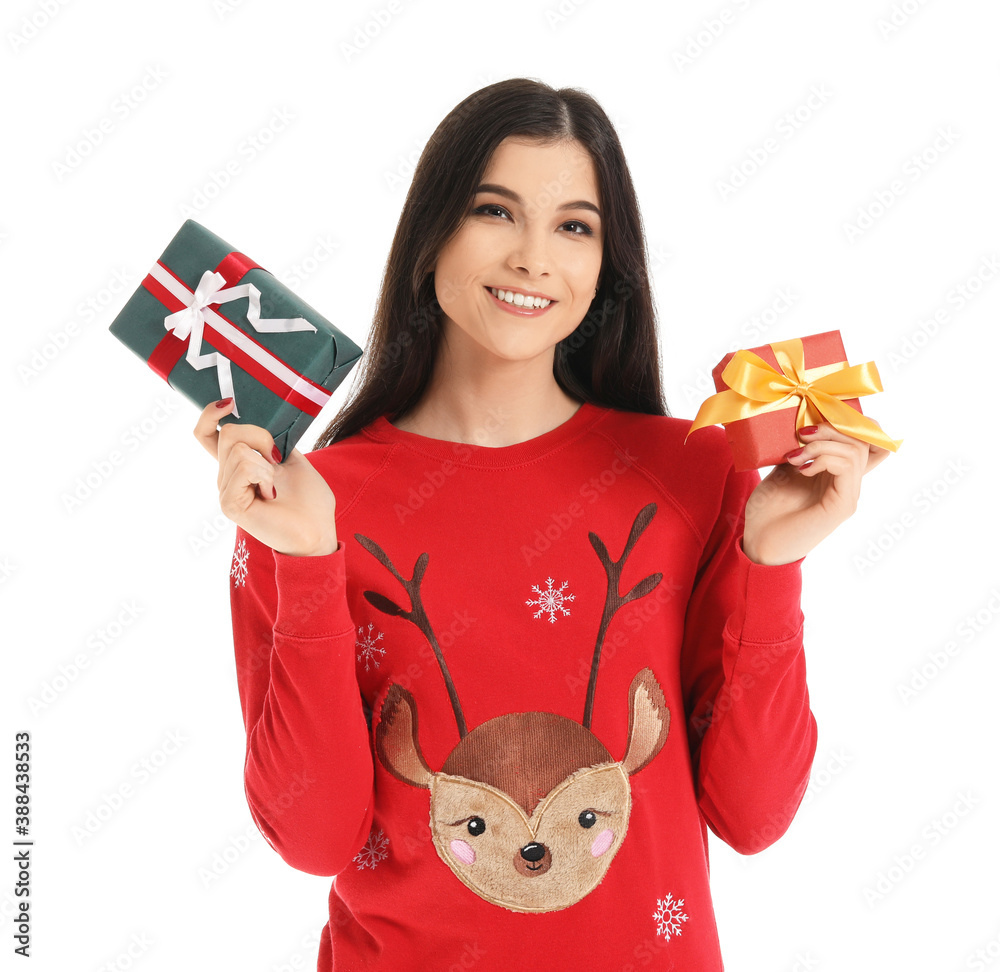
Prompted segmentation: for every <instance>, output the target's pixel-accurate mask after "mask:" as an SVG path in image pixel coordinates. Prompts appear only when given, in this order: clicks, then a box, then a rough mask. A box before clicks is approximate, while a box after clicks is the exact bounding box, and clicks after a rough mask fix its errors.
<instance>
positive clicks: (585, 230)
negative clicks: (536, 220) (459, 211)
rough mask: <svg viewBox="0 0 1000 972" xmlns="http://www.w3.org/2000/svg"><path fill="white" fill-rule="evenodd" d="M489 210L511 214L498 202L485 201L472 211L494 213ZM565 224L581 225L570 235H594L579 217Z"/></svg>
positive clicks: (564, 224) (484, 213)
mask: <svg viewBox="0 0 1000 972" xmlns="http://www.w3.org/2000/svg"><path fill="white" fill-rule="evenodd" d="M489 210H493V211H494V212H496V213H501V214H502V215H503V216H507V217H509V216H510V213H508V212H507V210H506V209H504V208H503V206H498V205H497V204H496V203H484V204H483V205H482V206H477V207H476V208H475V209H474V210H472V211H473V213H482V214H483V215H484V216H485V215H493V213H490V212H488V211H489ZM563 226H578V227H579V229H573V230H570V235H571V236H593V235H594V231H593V230H592V229H591V228H590V227H589V226H588V225H587V224H586V223H582V222H580V220H578V219H571V220H569V221H567V222H565V223H563Z"/></svg>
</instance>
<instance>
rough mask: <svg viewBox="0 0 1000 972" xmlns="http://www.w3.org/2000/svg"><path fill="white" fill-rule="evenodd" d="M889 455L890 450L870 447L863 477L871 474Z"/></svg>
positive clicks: (874, 446) (875, 446)
mask: <svg viewBox="0 0 1000 972" xmlns="http://www.w3.org/2000/svg"><path fill="white" fill-rule="evenodd" d="M888 455H889V450H888V449H883V448H882V446H877V445H870V446H869V447H868V456H867V458H866V460H865V468H864V471H863V473H862V475H864V473H869V472H871V471H872V470H873V469H874V468H875V467H876V466H877V465H878V464H879V463H880V462H881V461H882V460H883V459H885V458H886V457H887V456H888Z"/></svg>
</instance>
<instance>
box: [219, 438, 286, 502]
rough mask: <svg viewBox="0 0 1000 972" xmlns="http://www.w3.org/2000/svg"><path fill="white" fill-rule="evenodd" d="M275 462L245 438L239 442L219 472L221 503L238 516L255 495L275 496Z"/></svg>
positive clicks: (265, 500)
mask: <svg viewBox="0 0 1000 972" xmlns="http://www.w3.org/2000/svg"><path fill="white" fill-rule="evenodd" d="M275 468H276V467H275V464H274V463H271V462H268V461H267V460H266V459H264V457H263V456H261V455H260V453H258V452H257V451H256V450H255V449H252V448H251V447H250V446H249V445H247V444H246V443H245V442H237V443H236V444H235V445H234V446H233V447H232V448H231V449H230V450H229V452H228V457H227V459H226V463H225V465H224V466H223V467H221V468H220V474H219V506H220V508H221V509H222V512H223V513H225V514H226V516H228V517H229V518H230V519H235V518H236V517H238V516H239V515H241V514H243V513H246V511H247V510H248V509H249V508H250V507H251V506H252V505H253V503H254V500H255V499H259V500H263V501H264V502H268V501H270V500H273V499H274V494H275V492H276V490H275V486H274V470H275Z"/></svg>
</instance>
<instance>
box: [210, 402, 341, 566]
mask: <svg viewBox="0 0 1000 972" xmlns="http://www.w3.org/2000/svg"><path fill="white" fill-rule="evenodd" d="M232 410H233V402H232V399H229V400H228V402H227V403H226V405H225V406H223V407H222V408H219V407H218V404H217V403H216V402H209V404H208V405H206V406H205V408H204V409H203V410H202V413H201V416H200V418H199V419H198V422H197V424H196V425H195V427H194V436H195V438H196V439H197V440H198V441H199V442H200V443H201V444H202V445H203V446H204V447H205V449H207V450H208V452H209V453H210V454H211V455H212V456H214V457H215V458H216V459H218V460H219V478H218V488H219V506H220V507H221V508H222V512H223V513H224V514H225V515H226V516H227V517H229V519H230V520H232V521H233V522H235V523H236V524H238V525H239V526H241V527H242V528H243V529H244V530H246V531H247V533H249V534H250V535H251V536H253V537H255V538H256V539H257V540H259V541H260V542H261V543H264V544H267V546H269V547H271V548H272V549H273V550H276V551H278V553H282V554H289V555H292V556H298V557H316V556H323V555H326V554H331V553H333V552H334V551H335V550H336V549H337V530H336V525H335V523H334V512H335V510H336V506H337V501H336V499H335V497H334V495H333V491H332V490H331V489H330V487H329V485H328V484H327V482H326V480H325V479H324V478H323V477H322V476H321V475H320V474H319V473H318V472H317V471H316V470H315V469H314V468H313V466H312V464H311V463H310V462H309V460H308V459H307V458H306V457H305V456H304V455H303V454H302V453H301V452H299V451H298V449H292V451H291V453H290V454H289V455H288V456H287V457H286V458H285V460H284V462H281V463H279V462H278V461H277V460H276V459H274V457H273V455H272V450H274V449H275V446H274V439H273V438H272V437H271V433H270V432H268V431H267V429H264V428H261V427H260V426H259V425H241V424H239V423H237V422H227V423H226V424H225V425H223V426H222V428H221V429H218V428H217V425H218V423H219V419H220V418H222V417H223V416H225V415H228V414H229V413H230V412H231V411H232ZM275 451H276V450H275Z"/></svg>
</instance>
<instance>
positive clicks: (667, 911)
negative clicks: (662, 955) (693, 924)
mask: <svg viewBox="0 0 1000 972" xmlns="http://www.w3.org/2000/svg"><path fill="white" fill-rule="evenodd" d="M682 904H684V899H683V898H681V899H680V900H679V901H674V896H673V895H672V894H668V895H667V896H666V897H665V898H657V899H656V911H654V912H653V920H654V921H655V922H656V934H657V935H663V936H664V938H667V939H669V938H670V936H671V935H679V934H680V933H681V922H682V921H687V920H688V916H687V915H686V914H684V912H683V911H681V905H682Z"/></svg>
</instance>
